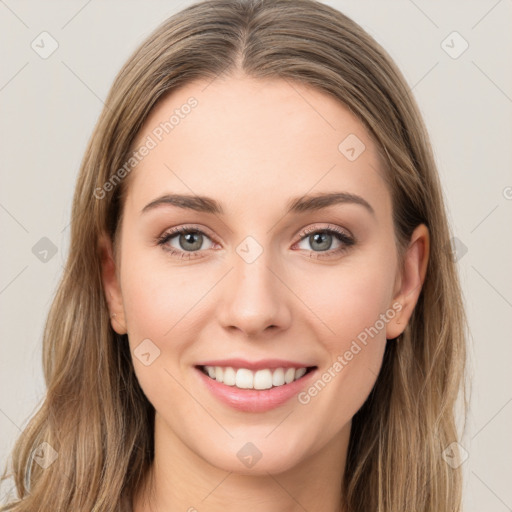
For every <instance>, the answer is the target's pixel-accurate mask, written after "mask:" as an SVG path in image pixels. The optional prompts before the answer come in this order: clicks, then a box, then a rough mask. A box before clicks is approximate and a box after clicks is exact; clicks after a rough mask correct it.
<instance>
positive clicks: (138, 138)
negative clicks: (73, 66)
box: [2, 0, 466, 512]
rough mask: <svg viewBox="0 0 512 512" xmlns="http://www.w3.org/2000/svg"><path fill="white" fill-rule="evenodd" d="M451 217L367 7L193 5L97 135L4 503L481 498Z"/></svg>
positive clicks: (414, 111)
mask: <svg viewBox="0 0 512 512" xmlns="http://www.w3.org/2000/svg"><path fill="white" fill-rule="evenodd" d="M449 241H450V233H449V229H448V225H447V220H446V214H445V208H444V204H443V198H442V192H441V188H440V184H439V179H438V175H437V171H436V167H435V163H434V159H433V156H432V153H431V150H430V146H429V142H428V136H427V134H426V131H425V128H424V125H423V122H422V120H421V116H420V114H419V111H418V108H417V106H416V103H415V101H414V99H413V98H412V96H411V94H410V91H409V89H408V87H407V84H406V82H405V80H404V79H403V77H402V75H401V74H400V72H399V71H398V70H397V68H396V66H395V65H394V64H393V62H392V61H391V59H390V58H389V56H388V55H387V54H386V53H385V51H384V50H383V49H382V48H381V47H380V46H379V45H378V44H377V43H376V42H375V41H374V40H373V39H372V38H371V37H370V36H369V35H368V34H367V33H366V32H364V31H363V29H362V28H361V27H359V26H358V25H357V24H356V23H354V22H353V21H351V20H350V19H349V18H347V17H346V16H344V15H343V14H341V13H340V12H338V11H336V10H335V9H333V8H331V7H328V6H326V5H323V4H321V3H317V2H314V1H312V0H299V1H294V2H289V1H288V0H272V1H269V0H253V1H250V0H247V1H245V0H239V1H231V0H212V1H208V2H201V3H198V4H195V5H192V6H190V7H188V8H186V9H184V10H182V11H181V12H179V13H178V14H176V15H174V16H172V17H171V18H169V19H168V20H167V21H165V23H163V24H162V25H161V26H160V27H159V28H158V29H157V30H156V31H155V32H154V33H153V34H152V35H151V36H150V37H149V38H148V39H147V40H146V41H145V42H144V43H143V44H142V45H141V46H140V48H139V49H137V51H136V52H135V53H134V54H133V55H132V57H131V58H130V59H129V60H128V62H127V63H126V64H125V66H124V67H123V69H122V70H121V71H120V73H119V74H118V76H117V78H116V80H115V82H114V84H113V86H112V89H111V91H110V94H109V97H108V98H107V100H106V107H105V109H104V110H103V112H102V113H101V116H100V119H99V121H98V124H97V126H96V128H95V130H94V133H93V135H92V138H91V140H90V143H89V146H88V148H87V150H86V154H85V157H84V160H83V163H82V167H81V170H80V175H79V178H78V182H77V185H76V192H75V198H74V204H73V211H72V223H71V246H70V253H69V258H68V261H67V264H66V269H65V273H64V276H63V278H62V281H61V283H60V286H59V289H58V292H57V295H56V298H55V300H54V303H53V305H52V308H51V311H50V314H49V318H48V322H47V325H46V329H45V333H44V371H45V378H46V382H47V387H48V390H47V395H46V398H45V401H44V403H43V404H42V406H41V408H40V410H39V411H38V412H37V414H36V415H35V416H34V418H33V419H32V420H31V422H30V424H29V425H28V427H27V428H26V430H25V431H24V432H23V434H22V435H21V437H20V439H19V441H18V442H17V444H16V446H15V449H14V452H13V475H14V478H15V483H16V486H17V490H18V494H19V500H17V501H16V502H15V503H11V504H9V505H6V506H5V507H3V508H2V510H13V511H20V512H21V511H28V510H30V511H36V510H41V511H43V510H44V511H46V510H54V511H69V510H73V511H91V510H95V511H96V510H98V511H100V510H101V511H114V510H133V511H135V512H149V511H160V510H166V511H167V510H190V511H193V510H199V511H202V510H208V511H216V510H224V511H226V510H227V511H229V510H235V509H236V510H239V509H240V507H241V506H243V507H244V508H246V509H247V510H251V511H260V510H265V511H280V510H310V511H312V510H330V511H333V512H334V511H343V512H349V511H368V510H378V511H380V512H391V511H393V512H397V511H410V510H414V511H432V512H434V511H436V512H448V511H454V510H460V506H461V488H462V484H461V471H460V467H459V466H457V465H456V464H448V463H447V462H446V460H447V457H446V450H451V451H450V454H451V457H452V458H453V457H456V451H457V444H456V441H457V439H458V433H457V430H456V425H455V417H454V406H455V402H456V399H457V397H458V395H459V392H460V391H461V390H462V391H464V387H463V383H464V380H463V378H464V361H465V316H464V311H463V307H462V301H461V292H460V287H459V282H458V278H457V274H456V269H455V266H454V261H453V258H452V254H451V250H450V243H449ZM189 244H191V245H189ZM317 244H319V245H317ZM464 398H465V396H464ZM465 404H466V400H465V401H464V405H465Z"/></svg>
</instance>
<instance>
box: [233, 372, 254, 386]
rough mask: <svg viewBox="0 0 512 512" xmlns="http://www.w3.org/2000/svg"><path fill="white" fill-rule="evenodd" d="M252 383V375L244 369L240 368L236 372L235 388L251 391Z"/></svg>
mask: <svg viewBox="0 0 512 512" xmlns="http://www.w3.org/2000/svg"><path fill="white" fill-rule="evenodd" d="M253 381H254V373H253V372H251V370H247V369H246V368H240V369H239V370H238V371H237V372H236V384H235V386H236V387H237V388H242V389H251V388H252V383H253Z"/></svg>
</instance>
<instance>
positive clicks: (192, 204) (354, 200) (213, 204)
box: [141, 192, 375, 216]
mask: <svg viewBox="0 0 512 512" xmlns="http://www.w3.org/2000/svg"><path fill="white" fill-rule="evenodd" d="M337 204H356V205H360V206H363V207H364V208H365V209H366V210H368V212H369V213H371V214H372V215H373V216H375V210H374V209H373V208H372V206H371V205H370V203H368V201H366V200H365V199H363V198H362V197H361V196H358V195H356V194H352V193H349V192H329V193H328V192H321V193H317V194H314V195H304V196H300V197H296V198H292V199H290V200H289V201H288V202H287V205H286V208H287V209H286V214H288V213H304V212H310V211H317V210H321V209H323V208H328V207H329V206H333V205H337ZM160 206H175V207H177V208H182V209H184V210H194V211H197V212H204V213H212V214H219V215H224V209H223V208H222V205H221V204H220V203H219V202H217V201H216V200H215V199H212V198H211V197H206V196H197V195H184V194H165V195H163V196H161V197H159V198H157V199H155V200H153V201H151V202H150V203H148V204H147V205H146V206H144V208H143V209H142V211H141V214H142V213H145V212H148V211H150V210H153V209H155V208H157V207H160Z"/></svg>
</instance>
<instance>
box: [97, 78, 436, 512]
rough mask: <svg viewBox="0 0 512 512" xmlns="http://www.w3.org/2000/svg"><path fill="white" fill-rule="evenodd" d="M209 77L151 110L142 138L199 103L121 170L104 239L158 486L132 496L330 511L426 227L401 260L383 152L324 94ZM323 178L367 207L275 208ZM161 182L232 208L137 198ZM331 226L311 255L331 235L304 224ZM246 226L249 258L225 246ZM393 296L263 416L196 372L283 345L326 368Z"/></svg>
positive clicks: (316, 187)
mask: <svg viewBox="0 0 512 512" xmlns="http://www.w3.org/2000/svg"><path fill="white" fill-rule="evenodd" d="M206 85H207V82H204V81H197V82H194V83H189V84H187V85H186V86H184V87H183V88H182V89H179V90H176V91H173V92H172V94H170V95H169V96H167V97H166V98H165V99H164V100H163V101H161V102H160V103H158V105H157V106H156V107H155V108H154V110H153V111H152V112H151V114H150V117H149V118H148V120H147V121H146V123H145V125H144V126H143V128H142V130H141V131H140V132H139V134H138V136H137V142H136V144H135V146H136V147H139V145H140V144H141V143H142V142H143V141H144V140H145V139H146V137H147V136H148V135H150V134H151V133H152V130H153V129H154V128H155V127H156V126H158V125H159V123H160V122H162V121H165V120H168V119H169V117H170V115H172V113H173V111H174V110H175V109H176V108H180V106H181V105H183V104H184V103H186V101H187V99H188V98H189V97H190V96H194V97H195V98H196V99H197V100H198V106H197V107H196V108H195V109H193V110H192V112H191V113H190V114H189V115H188V116H186V117H185V118H184V119H181V120H180V123H179V125H177V126H176V127H175V128H174V129H173V131H172V132H171V133H170V134H168V135H167V136H165V137H164V138H163V140H162V141H161V142H160V143H159V144H158V145H157V147H156V148H154V149H152V150H151V151H150V153H149V154H148V155H147V156H146V157H145V158H144V159H143V160H142V161H141V162H140V163H139V164H138V165H137V167H136V168H135V169H134V170H133V171H132V174H131V175H130V176H129V180H130V182H129V188H128V194H127V197H126V202H125V204H124V210H123V219H122V224H121V231H120V235H121V236H120V241H119V250H118V252H117V253H116V257H114V255H113V252H112V245H111V243H110V240H109V239H108V238H107V237H106V236H103V237H102V238H101V251H102V255H103V256H102V268H103V283H104V288H105V295H106V297H107V300H108V302H109V307H110V311H111V313H114V314H115V315H116V316H115V318H113V320H112V327H113V328H114V329H115V330H116V331H117V332H118V333H120V334H124V333H128V337H129V343H130V349H131V352H132V359H133V364H134V367H135V372H136V375H137V378H138V380H139V382H140V385H141V387H142V389H143V391H144V393H145V394H146V396H147V397H148V399H149V400H150V402H151V403H152V404H153V405H154V407H155V410H156V417H155V423H156V425H155V463H154V465H153V467H152V470H151V472H150V474H149V475H148V477H147V481H146V483H147V484H149V483H152V485H153V488H152V492H151V493H149V492H148V489H149V487H148V486H146V487H145V488H144V489H142V488H141V489H140V490H137V492H136V495H135V498H134V510H135V512H148V511H149V510H152V511H164V510H165V511H169V510H183V511H186V510H190V511H192V510H194V509H196V510H198V511H201V510H208V511H213V512H215V511H221V510H222V511H224V512H225V511H228V512H229V511H232V510H233V511H235V510H236V511H238V510H240V505H241V504H243V505H244V507H245V508H246V509H247V510H251V511H253V512H258V511H265V512H274V511H275V512H277V511H279V512H282V511H298V510H304V509H306V510H325V511H332V512H334V511H339V509H340V507H339V503H340V500H341V494H340V493H341V481H342V478H343V473H344V466H345V461H346V453H347V447H348V441H349V434H350V428H351V420H352V417H353V416H354V414H355V413H356V412H357V411H358V410H359V408H360V407H361V406H362V405H363V403H364V401H365V400H366V398H367V397H368V395H369V393H370V391H371V389H372V387H373V385H374V383H375V380H376V378H377V375H378V373H379V370H380V367H381V363H382V357H383V354H384V349H385V346H386V343H389V341H387V339H393V338H395V337H396V336H398V335H399V334H400V333H401V332H402V331H403V330H404V329H405V326H406V325H407V322H408V320H409V318H410V315H411V313H412V311H413V308H414V306H415V304H416V302H417V299H418V296H419V293H420V290H421V285H422V284H423V281H424V278H425V271H426V266H427V260H428V249H429V235H428V230H427V228H426V227H425V226H423V225H421V226H418V227H417V228H416V230H415V231H414V233H413V235H412V237H411V241H410V245H409V247H408V249H407V251H406V253H405V256H404V265H403V267H400V265H399V260H398V254H397V249H396V245H395V237H394V229H393V223H392V204H391V196H390V193H389V190H388V189H387V186H386V183H385V182H384V179H383V174H382V173H383V171H382V165H381V162H380V160H379V155H378V153H377V151H376V148H375V145H374V143H373V142H372V140H371V139H370V137H369V135H368V133H367V131H366V130H365V128H364V127H363V125H362V124H361V123H360V122H359V121H358V120H357V119H356V118H355V117H354V116H353V115H352V114H351V113H350V112H349V111H348V109H347V108H346V107H345V106H344V105H343V104H341V103H340V102H338V101H337V100H335V99H334V98H331V97H330V96H328V95H326V94H324V93H323V92H321V91H318V90H316V89H313V88H310V87H308V86H305V85H300V84H295V83H294V84H293V87H292V85H291V84H290V83H288V82H286V81H284V80H270V81H261V80H255V79H253V78H248V77H246V76H243V75H235V76H230V77H228V78H225V79H221V78H217V79H216V80H214V81H213V82H212V83H211V84H210V85H209V86H208V87H206ZM205 87H206V88H205ZM348 134H356V136H357V137H358V138H359V139H360V140H361V141H363V143H364V144H365V146H366V149H365V151H363V153H362V154H361V155H360V156H359V157H358V158H357V159H356V160H355V161H352V162H351V161H349V160H348V159H347V158H346V157H345V156H344V155H343V154H342V153H341V152H340V151H339V150H338V145H339V144H340V142H341V141H342V140H344V139H345V137H346V136H347V135H348ZM333 191H344V192H350V193H352V194H357V195H358V196H361V197H362V198H364V199H365V200H366V201H367V202H368V203H369V204H370V205H371V207H372V208H373V210H374V214H372V213H371V212H369V211H368V210H367V209H366V208H364V207H363V206H361V205H359V204H352V203H346V204H337V205H333V206H329V207H328V208H325V209H322V210H317V211H312V212H303V213H293V214H286V213H285V207H286V204H287V201H289V200H290V198H295V197H300V196H302V195H304V194H306V193H309V194H314V193H318V192H333ZM164 193H179V194H192V195H201V196H202V195H204V196H209V197H211V198H213V199H215V200H217V201H218V202H220V203H221V204H222V206H223V209H224V211H225V213H224V214H223V215H219V214H212V213H204V212H197V211H192V210H184V209H180V208H177V207H175V206H169V205H167V206H161V207H158V208H154V209H151V210H150V211H147V212H145V213H141V211H142V209H143V208H144V206H146V205H147V204H148V203H150V202H152V201H153V200H155V199H156V198H158V197H160V196H162V195H163V194H164ZM190 224H193V225H194V226H193V227H195V228H199V229H201V231H203V233H205V235H203V245H202V246H201V249H200V251H197V250H196V251H195V252H196V256H198V257H194V258H192V259H185V258H183V257H180V256H173V255H171V254H170V253H169V252H168V251H166V250H165V249H164V247H163V246H162V245H158V243H156V242H155V239H156V238H157V237H159V236H161V235H162V234H165V232H166V231H168V230H169V228H172V227H176V226H188V225H190ZM329 225H332V226H338V227H339V228H341V229H342V230H343V231H344V232H345V233H348V234H350V235H351V236H352V237H354V238H355V239H356V243H355V244H354V245H352V246H346V247H345V249H344V250H343V251H342V252H341V253H335V251H336V249H337V248H339V247H343V246H344V244H343V242H340V241H338V240H337V238H336V237H334V236H333V237H332V239H331V240H332V241H331V245H330V246H329V245H328V244H329V240H327V251H330V253H331V256H330V257H325V258H320V259H317V258H315V256H318V255H319V254H320V255H322V254H326V251H325V249H324V250H322V245H321V243H319V242H317V243H315V241H314V240H312V238H311V237H310V236H309V235H302V236H301V233H303V230H304V229H305V228H307V229H313V228H314V229H316V230H317V231H321V230H322V229H326V228H327V227H328V226H329ZM247 236H251V237H253V238H254V239H255V240H256V241H257V243H258V244H259V245H260V247H261V249H262V251H263V252H262V253H261V255H260V256H259V257H258V258H257V259H256V260H255V261H254V262H252V263H250V264H249V263H247V262H246V261H245V260H244V259H243V258H241V257H240V256H239V254H238V253H237V252H236V249H237V247H238V246H239V245H240V244H241V242H242V241H243V240H244V239H245V238H246V237H247ZM181 238H182V240H181V244H182V245H181V246H180V235H179V234H177V235H175V236H174V238H173V239H172V241H168V242H167V246H169V245H172V247H174V248H175V250H178V251H179V250H181V251H182V252H184V253H187V252H188V253H191V252H194V249H191V248H190V247H191V246H192V247H193V243H192V242H193V241H192V242H189V244H188V245H187V241H186V240H183V237H181ZM199 243H200V242H199ZM186 255H187V254H185V256H186ZM397 303H398V304H399V305H400V306H401V310H400V312H399V313H398V314H396V315H394V318H393V319H390V320H388V321H387V322H386V323H385V325H384V328H382V329H380V330H379V332H378V334H377V335H375V336H374V337H373V338H371V340H370V341H369V342H368V344H367V345H366V346H362V347H363V348H362V350H361V351H360V352H358V353H357V355H355V356H354V357H353V359H352V360H350V361H349V362H348V363H347V364H346V366H345V367H344V368H343V369H342V371H340V372H338V373H337V374H336V377H335V378H333V379H332V380H331V382H329V383H328V384H327V385H326V386H325V387H324V388H323V389H322V390H321V392H319V393H318V394H317V396H315V397H314V398H312V399H311V401H310V402H309V403H307V404H301V403H299V402H298V400H297V399H296V398H295V397H294V398H292V399H291V400H289V401H288V402H286V403H285V404H284V405H282V406H280V407H278V408H276V409H273V410H270V411H267V412H263V413H248V412H241V411H237V410H234V409H232V408H230V407H228V406H226V405H224V404H222V403H220V402H219V401H217V399H216V398H215V397H213V396H212V395H211V394H210V392H209V391H208V390H207V389H206V387H205V386H204V385H202V382H201V381H200V379H198V375H197V370H195V369H194V365H195V364H197V363H198V362H199V361H201V360H208V359H221V358H228V357H241V358H245V359H249V360H258V359H263V358H284V359H291V360H296V361H307V362H310V363H311V364H314V365H316V366H318V371H319V375H321V374H322V372H325V371H327V369H328V368H329V367H332V365H333V363H334V362H335V361H336V360H337V357H338V356H339V355H343V354H344V353H345V352H346V351H347V350H348V349H349V348H350V346H351V343H352V341H353V340H355V339H356V338H357V336H358V334H360V333H361V332H363V331H364V330H365V328H368V327H370V326H373V325H375V323H376V320H377V319H378V318H379V315H381V314H383V313H385V312H386V311H389V310H390V309H393V304H397ZM148 338H149V339H150V340H151V341H152V342H153V343H154V344H155V345H156V346H157V347H158V348H159V350H160V355H159V357H157V358H156V359H155V360H154V361H153V362H152V363H151V364H150V365H149V366H146V365H144V364H142V363H141V361H139V359H138V358H137V357H134V356H133V351H134V350H135V349H136V347H137V346H138V345H139V344H140V343H141V341H142V340H144V339H148ZM391 343H392V341H391ZM247 442H251V443H253V444H254V445H255V446H256V447H257V448H258V450H259V451H260V452H261V454H262V456H261V459H260V460H259V461H258V462H257V463H256V464H255V465H254V466H252V467H251V468H248V467H246V466H245V465H244V464H243V463H242V462H241V461H240V460H239V458H238V457H237V452H238V451H239V450H240V449H241V448H242V447H243V446H244V445H245V444H246V443H247ZM150 496H151V498H150Z"/></svg>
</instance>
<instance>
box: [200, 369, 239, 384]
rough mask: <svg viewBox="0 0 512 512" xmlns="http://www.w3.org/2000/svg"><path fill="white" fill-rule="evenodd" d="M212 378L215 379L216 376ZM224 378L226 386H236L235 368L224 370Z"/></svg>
mask: <svg viewBox="0 0 512 512" xmlns="http://www.w3.org/2000/svg"><path fill="white" fill-rule="evenodd" d="M206 368H208V367H206ZM210 368H211V367H210ZM212 378H213V379H214V378H215V375H214V376H213V377H212ZM223 378H224V384H226V385H227V386H234V385H235V384H236V372H235V370H233V368H231V367H228V368H224V375H223Z"/></svg>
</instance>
